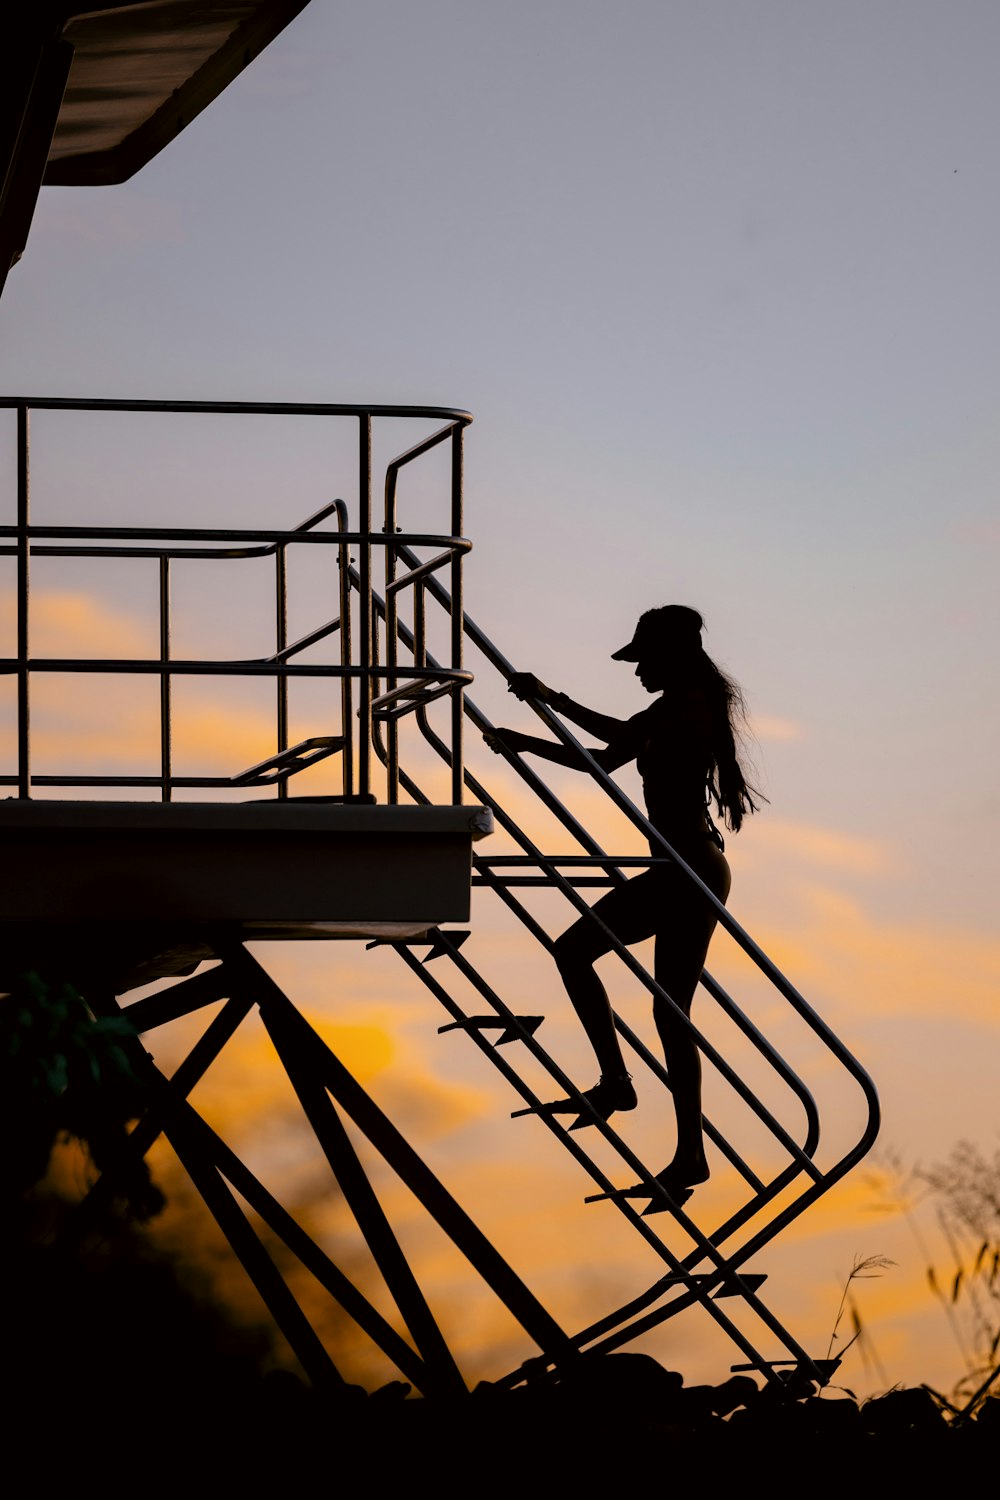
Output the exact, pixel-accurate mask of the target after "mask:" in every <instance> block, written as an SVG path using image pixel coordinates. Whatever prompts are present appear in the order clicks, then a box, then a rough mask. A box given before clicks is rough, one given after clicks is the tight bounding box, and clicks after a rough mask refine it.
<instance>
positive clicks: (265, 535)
mask: <svg viewBox="0 0 1000 1500" xmlns="http://www.w3.org/2000/svg"><path fill="white" fill-rule="evenodd" d="M22 529H23V531H24V533H25V534H26V535H27V536H28V537H29V539H30V538H34V537H42V538H43V539H45V540H53V539H55V538H56V537H62V538H63V539H66V540H79V541H88V540H93V541H114V540H115V538H120V539H121V540H122V541H137V542H144V541H150V540H156V539H159V540H161V541H165V542H200V541H204V540H205V539H206V538H214V539H215V540H216V541H220V542H262V543H263V542H274V543H288V544H291V543H294V542H302V543H307V544H308V545H310V546H313V545H316V546H337V547H347V546H352V545H354V546H360V545H361V544H362V543H364V544H366V545H367V544H368V543H370V544H371V545H372V546H377V547H387V546H388V545H389V544H390V543H392V542H397V543H399V542H405V543H406V544H407V545H408V546H411V547H447V548H449V549H450V551H452V552H458V553H461V554H463V555H464V554H465V553H466V552H471V551H472V542H471V541H470V540H469V538H468V537H462V536H449V535H448V534H447V533H446V532H441V531H433V532H425V531H419V532H418V531H414V532H407V533H406V534H397V535H396V536H386V535H385V534H384V532H381V531H301V530H299V529H296V530H292V531H289V530H276V529H274V528H272V527H267V528H265V527H260V526H257V527H248V526H244V527H221V526H220V527H215V526H51V525H44V526H42V525H39V526H34V525H33V526H27V527H24V528H20V527H17V526H10V525H5V526H0V536H2V537H12V538H13V537H19V536H21V534H22ZM3 550H4V551H5V552H6V553H7V554H8V555H10V553H11V549H10V548H5V549H3ZM34 550H35V549H34V547H32V551H34ZM163 550H169V549H163ZM108 555H109V556H113V557H118V556H121V557H127V556H128V555H129V554H128V552H127V550H126V549H125V548H114V549H112V550H111V551H110V552H109V553H108ZM183 555H186V554H183ZM261 555H263V554H261Z"/></svg>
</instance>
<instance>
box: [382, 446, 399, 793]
mask: <svg viewBox="0 0 1000 1500" xmlns="http://www.w3.org/2000/svg"><path fill="white" fill-rule="evenodd" d="M396 476H397V470H396V467H395V465H394V464H390V465H389V467H388V469H387V470H386V476H385V521H384V523H383V531H384V534H385V538H386V542H385V592H384V595H383V597H384V599H385V666H386V677H385V687H386V692H389V693H391V692H392V691H393V690H394V689H395V688H397V687H398V686H399V678H398V677H397V675H396V666H397V664H398V662H399V638H398V624H399V606H398V605H397V603H396V590H395V589H394V588H392V587H390V585H391V584H392V583H394V582H395V578H396V542H395V536H396ZM385 728H386V750H387V754H386V774H387V778H388V786H387V791H386V798H387V800H388V801H389V802H391V803H396V802H398V801H399V724H398V723H397V721H396V719H395V718H392V717H390V718H388V719H387V720H386V721H385Z"/></svg>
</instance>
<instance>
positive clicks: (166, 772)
mask: <svg viewBox="0 0 1000 1500" xmlns="http://www.w3.org/2000/svg"><path fill="white" fill-rule="evenodd" d="M160 660H161V661H162V662H168V661H169V660H170V558H169V557H167V556H163V557H161V558H160ZM171 750H172V744H171V720H170V673H169V672H163V673H161V675H160V797H161V800H162V801H164V802H169V801H170V800H171V797H172V794H173V789H172V787H171V784H170V775H171V770H172V765H171V759H172V756H171Z"/></svg>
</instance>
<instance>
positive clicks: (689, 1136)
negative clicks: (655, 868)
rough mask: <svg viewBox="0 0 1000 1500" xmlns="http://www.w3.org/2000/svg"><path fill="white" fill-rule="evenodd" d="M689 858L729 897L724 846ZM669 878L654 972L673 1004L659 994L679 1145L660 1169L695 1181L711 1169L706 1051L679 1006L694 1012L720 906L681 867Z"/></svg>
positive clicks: (668, 1177) (659, 1024)
mask: <svg viewBox="0 0 1000 1500" xmlns="http://www.w3.org/2000/svg"><path fill="white" fill-rule="evenodd" d="M688 863H689V864H691V866H692V868H693V869H694V870H695V871H696V872H697V874H698V875H700V876H701V878H702V880H703V881H704V882H705V884H706V885H707V886H708V888H709V890H711V891H712V892H713V894H714V895H716V896H717V897H718V899H719V900H720V901H723V902H724V901H725V900H726V897H727V896H728V895H729V884H730V874H729V865H728V862H727V861H726V858H725V856H724V855H723V853H722V851H721V850H720V849H718V848H717V847H716V846H715V845H714V844H713V845H711V846H710V848H709V849H707V850H706V851H705V852H704V853H701V854H700V857H698V859H697V861H696V860H695V859H694V858H689V859H688ZM667 884H669V886H670V888H671V889H670V891H669V893H668V892H667V891H666V890H664V893H663V897H664V906H665V907H666V908H667V917H668V920H667V921H666V922H664V923H663V925H661V926H660V927H659V929H658V931H657V934H656V955H655V959H654V977H655V979H656V982H657V984H658V985H659V986H660V988H661V989H663V990H665V991H666V993H667V994H668V995H669V996H670V999H671V1000H672V1001H673V1005H670V1004H668V1003H667V1001H665V1000H660V999H656V1000H655V1001H654V1003H653V1017H654V1019H655V1021H656V1029H657V1031H658V1032H659V1036H660V1041H661V1043H662V1046H663V1055H664V1058H665V1059H666V1064H667V1072H668V1074H669V1077H670V1088H671V1091H672V1093H673V1096H674V1113H675V1115H676V1118H677V1146H676V1149H675V1151H674V1155H673V1158H672V1160H671V1161H670V1164H669V1165H668V1166H667V1167H666V1168H665V1169H664V1170H663V1172H661V1173H660V1174H659V1175H660V1177H661V1178H662V1179H663V1180H664V1183H665V1185H667V1186H668V1187H669V1186H671V1185H672V1186H675V1187H691V1186H693V1184H695V1183H697V1182H704V1181H705V1180H706V1179H707V1177H708V1175H709V1168H708V1162H707V1160H706V1159H705V1144H704V1137H703V1135H702V1118H701V1054H700V1052H699V1050H698V1045H697V1043H696V1042H695V1039H694V1037H693V1036H692V1035H691V1033H690V1032H689V1031H688V1029H687V1027H686V1026H685V1024H684V1021H683V1020H682V1019H681V1016H680V1015H678V1011H680V1012H681V1013H682V1015H683V1016H684V1017H688V1016H690V1014H691V1002H692V1000H693V999H694V993H695V990H696V989H697V988H698V983H699V981H700V979H701V973H702V969H703V968H704V966H705V958H706V956H707V954H708V945H709V942H710V941H711V937H712V932H713V930H714V928H715V924H716V920H717V919H716V914H715V910H714V908H713V907H711V906H710V905H709V903H708V902H707V901H706V900H705V898H704V896H702V894H701V892H700V891H698V890H696V889H695V888H693V887H692V886H691V885H690V883H689V882H688V881H687V879H686V877H684V876H683V875H682V874H680V872H678V873H676V874H673V875H671V876H670V877H669V880H668V881H664V885H665V886H666V885H667ZM675 1007H676V1009H675Z"/></svg>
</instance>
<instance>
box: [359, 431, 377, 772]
mask: <svg viewBox="0 0 1000 1500" xmlns="http://www.w3.org/2000/svg"><path fill="white" fill-rule="evenodd" d="M359 428H360V452H359V455H358V501H359V504H360V507H361V516H360V521H361V534H362V538H363V540H362V542H361V557H360V563H361V651H360V656H361V665H362V666H363V667H370V666H371V664H372V627H373V621H372V541H371V531H372V419H371V415H370V413H368V412H365V413H364V414H363V415H362V416H361V418H360V420H359ZM372 688H373V684H372V682H371V679H370V678H369V676H368V673H367V672H362V674H361V687H360V692H359V695H358V696H359V698H360V700H361V702H360V718H361V726H360V734H359V744H358V792H359V794H360V796H361V797H362V799H367V798H368V797H369V796H370V795H371V743H372ZM374 690H375V692H376V693H377V692H378V685H377V683H376V684H375V685H374Z"/></svg>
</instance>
